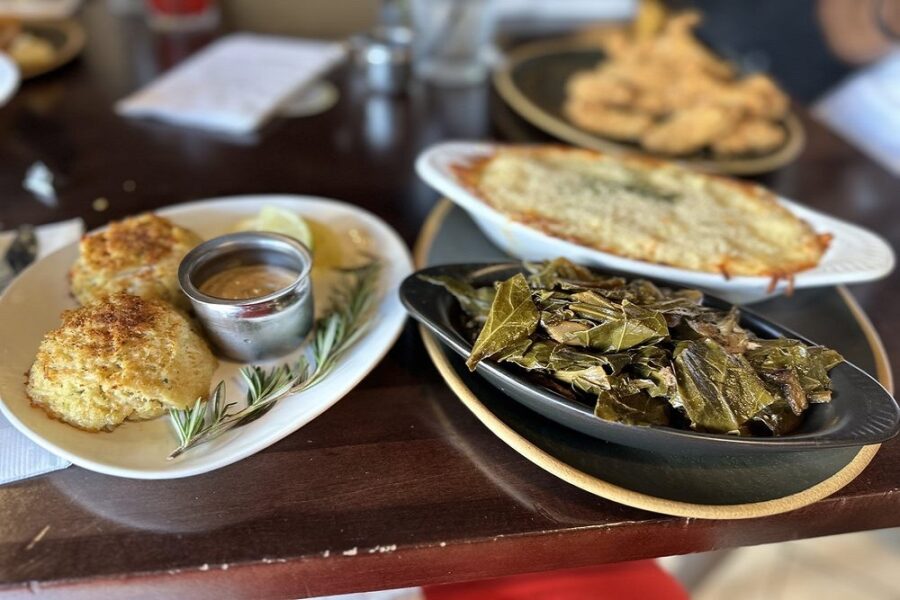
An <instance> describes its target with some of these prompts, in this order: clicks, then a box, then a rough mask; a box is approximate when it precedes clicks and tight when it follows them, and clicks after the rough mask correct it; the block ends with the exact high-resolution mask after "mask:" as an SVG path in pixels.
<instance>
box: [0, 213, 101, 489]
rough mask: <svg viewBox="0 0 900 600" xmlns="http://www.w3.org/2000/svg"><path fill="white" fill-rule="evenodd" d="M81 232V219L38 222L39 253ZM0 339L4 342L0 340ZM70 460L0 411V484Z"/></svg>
mask: <svg viewBox="0 0 900 600" xmlns="http://www.w3.org/2000/svg"><path fill="white" fill-rule="evenodd" d="M83 232H84V223H83V222H82V221H81V219H72V220H70V221H62V222H60V223H52V224H49V225H41V226H39V227H36V228H35V234H36V235H37V239H38V256H39V257H43V256H46V255H47V254H50V253H51V252H53V251H55V250H57V249H59V248H61V247H63V246H65V245H67V244H70V243H72V242H74V241H77V240H78V239H79V238H80V237H81V234H82V233H83ZM14 237H15V232H12V231H4V232H2V233H0V256H2V255H3V254H5V253H6V249H7V248H8V247H9V244H10V243H12V240H13V238H14ZM0 343H7V342H6V341H0ZM69 464H70V463H69V462H68V461H66V460H64V459H62V458H59V457H57V456H56V455H54V454H51V453H50V452H47V451H46V450H44V449H43V448H41V447H40V446H38V445H37V444H35V443H34V442H32V441H31V440H29V439H28V438H26V437H25V436H24V435H22V434H21V433H19V432H18V431H16V429H15V428H14V427H13V426H12V425H11V424H10V423H9V421H7V420H6V418H4V417H3V416H2V415H0V485H2V484H4V483H9V482H11V481H18V480H20V479H25V478H27V477H34V476H35V475H42V474H44V473H49V472H50V471H56V470H57V469H64V468H66V467H68V466H69Z"/></svg>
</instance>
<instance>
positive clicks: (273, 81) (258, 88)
mask: <svg viewBox="0 0 900 600" xmlns="http://www.w3.org/2000/svg"><path fill="white" fill-rule="evenodd" d="M344 54H345V49H344V46H343V45H342V44H339V43H335V42H319V41H312V40H301V39H291V38H281V37H274V36H263V35H254V34H247V33H238V34H232V35H229V36H227V37H225V38H222V39H221V40H218V41H217V42H215V43H213V44H211V45H209V46H207V47H206V48H204V49H203V50H201V51H200V52H198V53H197V54H195V55H194V56H192V57H191V58H189V59H187V60H186V61H184V62H183V63H181V64H180V65H178V66H177V67H175V68H173V69H172V70H170V71H168V72H167V73H165V74H164V75H162V76H161V77H160V78H159V79H157V80H156V81H154V82H152V83H151V84H149V85H148V86H147V87H145V88H143V89H141V90H139V91H137V92H135V93H134V94H132V95H130V96H128V97H127V98H125V99H123V100H120V101H119V102H118V103H117V104H116V110H117V112H118V113H119V114H121V115H125V116H129V117H153V118H157V119H160V120H163V121H168V122H170V123H175V124H179V125H187V126H192V127H200V128H204V129H212V130H216V131H220V132H225V133H230V134H237V135H241V134H247V133H250V132H252V131H254V130H255V129H257V128H258V127H259V126H260V125H262V124H263V123H264V122H265V121H266V119H268V118H269V117H271V116H272V115H273V114H275V113H276V112H277V111H278V108H279V107H280V105H281V104H282V103H284V102H285V101H287V100H288V99H289V98H291V97H292V96H293V95H294V94H295V93H297V92H298V91H300V90H301V89H302V88H303V87H305V86H307V85H309V84H310V83H311V82H312V81H314V80H315V79H317V78H318V77H320V76H321V75H322V74H323V73H325V71H327V70H328V69H330V68H331V67H332V66H334V65H335V64H337V62H338V61H340V60H341V59H342V58H343V57H344Z"/></svg>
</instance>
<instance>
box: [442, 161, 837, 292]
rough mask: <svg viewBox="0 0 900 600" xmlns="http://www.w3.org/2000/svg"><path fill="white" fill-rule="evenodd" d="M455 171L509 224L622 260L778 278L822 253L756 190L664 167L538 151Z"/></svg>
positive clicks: (818, 239)
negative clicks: (509, 220)
mask: <svg viewBox="0 0 900 600" xmlns="http://www.w3.org/2000/svg"><path fill="white" fill-rule="evenodd" d="M455 170H456V173H457V175H458V177H459V178H460V180H461V182H462V183H463V184H464V185H466V186H467V187H468V188H469V189H470V190H471V191H472V193H473V194H474V195H475V196H477V197H478V198H480V199H481V200H482V201H483V202H485V203H486V204H488V205H490V206H491V207H493V208H494V209H495V210H497V211H499V212H501V213H503V214H505V215H506V216H507V217H509V218H510V219H512V220H514V221H518V222H521V223H525V224H526V225H528V226H529V227H532V228H534V229H537V230H539V231H542V232H543V233H545V234H547V235H551V236H554V237H557V238H561V239H564V240H568V241H571V242H574V243H577V244H581V245H583V246H587V247H590V248H595V249H597V250H601V251H603V252H609V253H612V254H617V255H619V256H624V257H627V258H632V259H637V260H643V261H648V262H652V263H657V264H664V265H671V266H674V267H679V268H683V269H692V270H696V271H705V272H711V273H722V274H724V275H726V276H739V275H748V276H765V277H771V278H773V279H778V278H784V277H790V276H791V275H792V274H794V273H796V272H798V271H802V270H804V269H808V268H812V267H814V266H816V265H817V264H818V262H819V260H820V259H821V258H822V255H823V254H824V252H825V250H826V248H827V247H828V241H829V237H828V236H826V235H819V234H817V233H816V232H815V231H814V230H813V229H812V227H810V225H809V224H808V223H806V222H805V221H803V220H801V219H799V218H797V217H796V216H794V214H793V213H791V212H790V211H789V210H788V209H787V208H785V207H784V206H783V205H782V204H780V203H779V202H778V201H777V199H776V198H775V197H774V196H773V195H772V194H771V193H770V192H768V191H767V190H765V189H764V188H762V187H759V186H756V185H752V184H748V183H743V182H738V181H735V180H731V179H725V178H722V177H715V176H711V175H704V174H701V173H697V172H695V171H691V170H688V169H685V168H682V167H679V166H677V165H674V164H670V163H658V162H656V161H648V160H647V159H638V158H623V157H615V156H612V155H608V154H604V153H600V152H593V151H588V150H577V149H570V148H560V147H556V146H543V147H540V146H539V147H526V148H501V149H499V150H497V151H496V152H495V153H494V154H492V155H490V156H487V157H485V158H483V159H480V160H477V161H474V162H472V163H470V164H462V165H457V166H456V167H455Z"/></svg>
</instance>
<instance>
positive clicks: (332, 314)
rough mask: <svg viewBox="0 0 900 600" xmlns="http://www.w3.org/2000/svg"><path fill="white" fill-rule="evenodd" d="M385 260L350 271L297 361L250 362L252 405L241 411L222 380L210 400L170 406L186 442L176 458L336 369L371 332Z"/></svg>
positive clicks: (244, 373) (245, 373)
mask: <svg viewBox="0 0 900 600" xmlns="http://www.w3.org/2000/svg"><path fill="white" fill-rule="evenodd" d="M379 272H380V264H379V263H378V262H374V261H373V262H371V263H369V264H367V265H365V266H363V267H359V268H357V269H351V270H348V271H346V273H347V274H348V275H349V276H350V277H351V281H349V282H346V283H345V284H344V285H340V286H338V287H337V288H336V289H335V291H334V293H333V295H332V298H331V308H330V309H329V310H328V311H327V312H326V313H325V314H324V315H323V316H322V317H320V318H319V319H318V320H317V321H316V324H315V326H314V328H313V333H312V341H311V343H310V346H309V350H308V353H307V354H304V355H301V356H300V358H299V359H298V360H297V362H296V363H295V364H293V365H291V364H283V365H281V366H278V367H274V368H272V369H270V370H266V369H263V368H261V367H258V366H251V367H244V368H243V369H241V376H242V377H243V378H244V380H245V381H246V382H247V388H248V389H247V406H246V407H245V408H242V409H240V410H238V411H235V412H230V410H229V409H230V408H231V407H233V406H235V403H234V402H231V403H227V404H226V402H225V382H224V381H222V382H219V385H217V386H216V388H215V390H213V393H212V394H211V395H210V398H209V400H208V401H202V400H201V399H198V400H197V402H196V403H195V404H194V406H192V407H191V408H188V409H185V410H170V411H169V417H170V418H171V420H172V424H173V425H174V426H175V431H176V433H177V434H178V439H179V441H180V445H179V446H178V448H176V449H175V450H174V451H173V452H172V453H171V454H170V455H169V459H173V458H175V457H177V456H179V455H180V454H182V453H184V452H185V451H187V450H190V449H191V448H194V447H195V446H198V445H200V444H203V443H205V442H208V441H210V440H213V439H215V438H217V437H219V436H220V435H222V434H223V433H225V432H226V431H230V430H231V429H234V428H235V427H241V426H242V425H246V424H247V423H250V422H252V421H255V420H256V419H258V418H259V417H261V416H262V415H264V414H265V413H266V412H267V411H269V410H270V409H271V408H272V407H273V406H275V403H276V402H278V401H279V400H281V399H282V398H284V397H285V396H287V395H289V394H296V393H298V392H301V391H303V390H306V389H309V388H311V387H312V386H314V385H316V384H317V383H319V382H320V381H322V379H323V378H324V377H325V376H326V375H328V373H330V372H331V371H332V369H334V367H335V365H336V364H337V361H338V360H339V359H340V358H341V356H343V355H344V353H345V352H346V351H347V350H349V349H350V348H351V347H352V346H353V344H354V343H356V341H357V340H358V339H359V338H360V336H361V335H362V334H363V333H364V332H365V329H366V325H367V324H368V322H369V317H370V315H371V312H372V309H373V308H374V305H375V300H376V299H377V294H376V284H377V282H378V274H379Z"/></svg>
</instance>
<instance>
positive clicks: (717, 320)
mask: <svg viewBox="0 0 900 600" xmlns="http://www.w3.org/2000/svg"><path fill="white" fill-rule="evenodd" d="M525 267H526V271H527V272H528V276H527V277H526V276H524V275H522V274H517V275H515V276H513V277H511V278H510V279H508V280H506V281H502V282H499V283H497V284H496V285H495V286H488V287H480V288H477V287H474V286H473V285H472V284H471V282H468V281H462V280H456V279H452V278H446V277H442V278H426V280H427V281H429V282H430V283H433V284H436V285H441V286H443V287H445V288H446V289H447V290H448V291H449V292H450V293H451V294H453V295H454V296H455V297H456V299H457V300H458V301H459V303H460V307H461V308H462V310H463V312H464V313H465V315H466V316H467V322H466V324H467V326H468V327H470V328H471V329H472V332H473V335H474V333H475V332H476V331H477V338H476V339H475V343H474V346H473V348H472V352H471V354H470V356H469V359H468V360H467V361H466V364H467V365H468V367H469V368H470V369H473V370H474V368H475V367H476V366H477V364H478V363H479V362H480V361H482V360H485V359H492V360H495V361H498V362H508V363H511V364H514V365H517V366H518V367H520V368H522V369H524V370H526V371H527V372H529V373H530V375H529V376H534V377H538V378H542V381H543V382H544V383H545V384H547V385H548V387H555V388H556V389H564V388H560V387H559V386H560V385H562V386H565V388H568V389H570V390H572V393H573V394H575V396H576V397H580V398H583V399H586V400H589V401H591V402H593V404H594V414H596V415H597V416H598V417H599V418H601V419H606V420H609V421H618V422H622V423H628V424H632V425H668V426H673V427H689V428H693V429H696V430H700V431H707V432H714V433H730V434H737V435H748V434H754V433H769V434H772V435H781V434H785V433H789V432H790V431H791V430H793V429H795V428H796V427H797V426H798V425H799V424H800V422H801V420H802V414H803V411H805V410H806V409H807V408H808V407H809V405H810V404H811V403H817V402H828V401H829V400H830V399H831V387H830V383H831V382H830V379H829V376H828V372H829V370H831V369H832V368H833V367H834V366H835V365H837V364H838V363H840V362H841V361H842V360H843V359H842V358H841V356H840V355H839V354H838V353H837V352H835V351H834V350H830V349H828V348H823V347H820V346H807V345H806V344H804V343H803V342H800V341H799V340H791V339H784V338H780V339H772V340H769V339H760V338H758V337H756V336H755V335H754V334H753V333H752V332H749V331H747V330H745V329H744V328H742V327H741V325H740V314H739V312H738V311H737V309H734V308H732V309H731V310H730V311H721V310H717V309H713V308H710V307H706V306H703V304H702V300H703V295H702V294H701V293H700V292H698V291H696V290H671V289H667V288H660V287H657V286H656V285H654V284H653V283H651V282H649V281H644V280H640V279H638V280H632V281H627V280H625V279H623V278H621V277H608V276H600V275H597V274H595V273H593V272H592V271H590V270H589V269H587V268H585V267H582V266H579V265H576V264H573V263H571V262H569V261H567V260H565V259H561V258H558V259H556V260H553V261H548V262H544V263H537V264H526V265H525ZM548 378H549V379H548ZM567 393H568V392H567Z"/></svg>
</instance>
